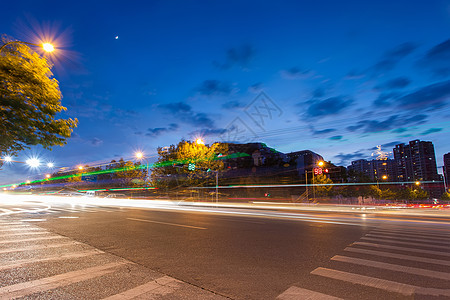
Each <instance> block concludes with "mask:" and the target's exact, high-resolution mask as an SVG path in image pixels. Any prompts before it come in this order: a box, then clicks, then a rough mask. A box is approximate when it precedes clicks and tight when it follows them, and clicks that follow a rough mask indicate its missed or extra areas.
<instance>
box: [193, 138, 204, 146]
mask: <svg viewBox="0 0 450 300" xmlns="http://www.w3.org/2000/svg"><path fill="white" fill-rule="evenodd" d="M195 143H196V144H197V145H204V144H205V142H204V141H203V140H202V139H201V138H198V139H196V140H195Z"/></svg>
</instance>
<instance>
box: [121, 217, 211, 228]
mask: <svg viewBox="0 0 450 300" xmlns="http://www.w3.org/2000/svg"><path fill="white" fill-rule="evenodd" d="M127 220H132V221H141V222H148V223H156V224H163V225H171V226H179V227H186V228H194V229H208V228H205V227H197V226H190V225H183V224H175V223H166V222H158V221H151V220H143V219H134V218H127Z"/></svg>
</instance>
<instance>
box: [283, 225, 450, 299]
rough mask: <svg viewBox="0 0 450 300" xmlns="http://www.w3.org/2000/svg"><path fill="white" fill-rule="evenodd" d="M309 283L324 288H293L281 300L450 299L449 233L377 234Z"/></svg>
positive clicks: (408, 229) (398, 230)
mask: <svg viewBox="0 0 450 300" xmlns="http://www.w3.org/2000/svg"><path fill="white" fill-rule="evenodd" d="M309 278H310V279H311V281H313V282H315V283H316V284H317V286H318V287H320V288H317V289H316V290H315V289H314V288H313V289H311V286H305V287H298V286H292V287H290V288H289V289H287V290H286V291H285V292H283V293H282V294H280V295H279V296H278V298H277V299H342V298H344V299H347V298H350V299H358V298H360V299H362V298H361V296H358V293H359V291H363V290H364V291H365V295H366V296H365V297H364V298H370V299H372V298H373V299H376V298H378V297H380V293H387V294H388V295H390V296H388V298H397V297H406V298H410V297H413V298H416V297H421V298H424V299H428V298H430V299H450V230H449V229H446V228H435V229H433V228H423V227H415V226H404V227H402V226H387V225H386V226H379V227H376V228H373V229H372V230H370V231H369V232H368V233H366V234H365V235H364V236H363V237H361V238H360V239H359V240H358V241H355V242H353V243H352V244H350V245H348V246H347V247H346V248H345V249H343V251H342V253H339V255H335V256H333V257H331V259H330V261H329V263H328V264H325V265H324V266H319V267H317V268H315V269H314V270H312V271H311V272H310V275H309ZM325 286H327V287H325ZM333 287H337V288H336V289H333ZM371 292H373V293H375V294H373V296H370V295H371Z"/></svg>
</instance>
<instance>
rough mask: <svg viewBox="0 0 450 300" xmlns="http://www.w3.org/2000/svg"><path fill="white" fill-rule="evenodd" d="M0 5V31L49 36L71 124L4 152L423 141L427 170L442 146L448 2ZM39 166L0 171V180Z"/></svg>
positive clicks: (58, 158) (63, 154)
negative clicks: (51, 137) (64, 131)
mask: <svg viewBox="0 0 450 300" xmlns="http://www.w3.org/2000/svg"><path fill="white" fill-rule="evenodd" d="M5 5H6V10H7V11H8V14H6V15H5V16H4V17H2V18H1V19H0V28H2V33H4V34H7V35H9V36H11V37H14V38H16V39H19V40H24V41H32V42H37V41H38V40H39V37H41V38H42V36H52V37H53V38H54V39H55V44H56V46H57V47H59V50H58V51H57V52H56V53H55V57H54V60H55V68H54V73H55V77H56V78H57V79H58V81H59V82H60V88H61V91H62V94H63V99H62V103H63V105H64V106H66V107H67V108H68V110H67V111H66V112H65V113H64V115H63V116H64V117H67V116H70V117H76V118H78V120H79V126H78V128H77V129H76V130H75V132H74V135H73V138H71V139H70V140H69V141H68V144H67V145H66V146H64V147H55V148H54V149H53V151H47V150H42V149H41V148H39V147H34V148H32V149H30V150H27V151H23V152H21V153H20V154H19V156H18V157H17V160H21V161H23V160H25V159H26V158H27V157H29V156H36V155H37V156H39V157H41V158H42V159H43V160H48V161H53V162H54V163H55V165H56V166H57V167H73V166H76V165H77V164H93V163H97V162H106V161H110V160H111V159H118V158H120V157H123V158H125V159H126V158H131V157H132V156H133V153H134V152H135V151H137V150H142V151H144V152H145V153H146V155H147V156H148V157H150V160H152V159H153V157H154V155H155V152H156V148H157V147H158V146H167V145H170V144H175V143H177V142H178V141H180V140H181V138H185V139H193V138H194V137H196V136H203V137H204V139H205V141H206V142H208V143H212V142H215V141H236V142H250V141H261V142H265V143H266V144H267V145H268V146H271V147H274V148H276V149H277V150H280V151H282V152H291V151H298V150H305V149H310V150H313V151H315V152H317V153H319V154H321V155H322V156H323V157H324V158H325V159H326V160H331V161H332V162H333V163H335V164H342V165H345V166H346V165H348V164H349V163H350V162H351V161H352V160H354V159H359V158H370V157H371V153H372V152H374V147H375V146H377V145H383V147H382V149H383V150H385V151H392V147H393V145H395V144H397V143H399V142H404V143H407V142H408V141H409V140H413V139H421V140H429V141H433V143H434V145H435V150H436V158H437V161H438V166H441V165H442V155H443V154H444V153H447V152H450V139H448V135H449V128H450V126H449V120H450V107H449V101H450V35H449V32H450V1H448V0H447V1H445V0H442V1H441V0H438V1H370V2H369V1H213V2H211V1H145V2H144V1H137V2H123V1H122V2H118V1H117V2H114V1H89V2H88V1H77V2H73V3H72V2H71V3H66V2H65V1H60V2H56V1H17V2H16V3H13V2H8V3H7V4H5ZM116 37H117V38H116ZM238 131H239V134H236V132H238ZM45 172H47V170H45V169H44V168H42V169H40V170H35V171H30V170H28V169H27V168H25V166H23V165H19V164H12V165H5V166H4V167H3V171H1V172H0V182H1V183H10V182H11V181H14V180H16V181H17V180H26V179H27V178H28V177H33V176H39V175H38V174H44V173H45Z"/></svg>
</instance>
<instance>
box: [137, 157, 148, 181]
mask: <svg viewBox="0 0 450 300" xmlns="http://www.w3.org/2000/svg"><path fill="white" fill-rule="evenodd" d="M134 155H135V156H136V158H137V159H139V160H144V161H145V163H146V164H147V173H146V174H145V181H148V159H147V158H146V157H145V156H144V153H142V152H136V153H135V154H134Z"/></svg>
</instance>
